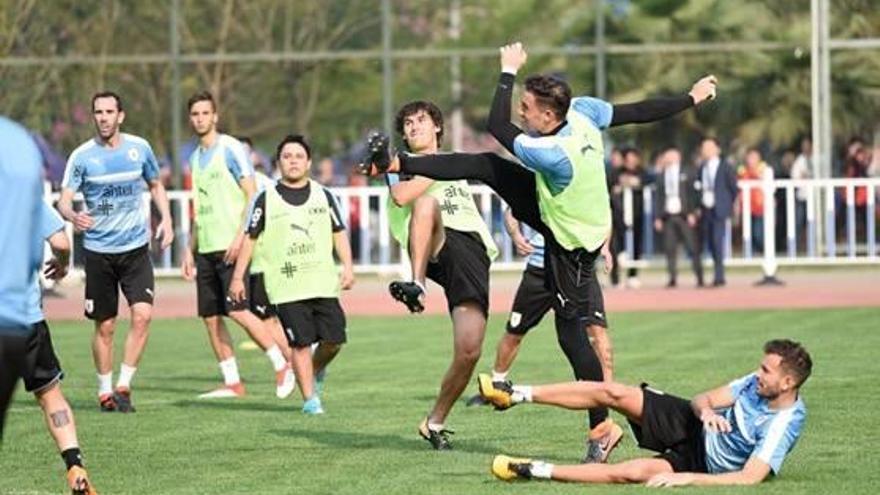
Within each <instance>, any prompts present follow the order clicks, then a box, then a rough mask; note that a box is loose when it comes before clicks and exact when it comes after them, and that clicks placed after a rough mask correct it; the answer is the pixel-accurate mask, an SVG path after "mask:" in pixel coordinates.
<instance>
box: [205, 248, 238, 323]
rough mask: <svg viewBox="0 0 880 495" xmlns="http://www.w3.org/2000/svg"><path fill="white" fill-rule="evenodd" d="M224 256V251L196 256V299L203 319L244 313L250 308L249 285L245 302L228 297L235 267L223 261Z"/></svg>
mask: <svg viewBox="0 0 880 495" xmlns="http://www.w3.org/2000/svg"><path fill="white" fill-rule="evenodd" d="M224 254H225V253H224V252H223V251H216V252H213V253H199V254H197V255H196V298H197V299H198V306H199V316H201V317H202V318H205V317H208V316H219V315H229V312H230V311H242V310H245V309H248V307H249V303H248V299H247V298H248V287H247V285H245V288H244V292H245V294H244V295H245V299H244V300H242V301H238V302H233V301H232V300H231V299H229V298H228V297H227V293H228V292H229V283H230V282H231V281H232V272H234V271H235V265H230V264H227V263H226V262H225V261H223V255H224ZM245 280H247V276H245Z"/></svg>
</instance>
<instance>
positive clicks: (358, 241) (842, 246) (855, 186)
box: [50, 178, 880, 276]
mask: <svg viewBox="0 0 880 495" xmlns="http://www.w3.org/2000/svg"><path fill="white" fill-rule="evenodd" d="M738 185H739V188H740V191H741V195H740V197H741V200H740V204H739V208H738V209H737V212H736V214H735V215H734V217H733V218H732V219H731V220H729V221H728V224H727V234H728V235H727V236H726V243H727V245H726V249H725V265H728V266H761V265H762V264H766V263H768V262H769V263H772V267H775V266H777V265H841V264H869V263H878V262H880V258H878V249H877V244H878V237H877V234H878V233H877V220H878V214H880V209H878V201H877V197H878V194H880V178H870V179H864V178H862V179H809V180H791V179H776V180H766V181H739V184H738ZM754 188H761V189H763V192H764V195H765V197H767V198H773V200H772V201H765V202H764V212H762V216H763V222H762V223H763V226H762V230H763V244H762V245H758V246H756V245H755V243H754V242H753V240H754V238H755V235H756V232H755V229H753V217H754V215H753V214H754V213H757V212H755V211H753V209H752V205H751V202H750V197H751V194H749V193H750V191H751V190H752V189H754ZM331 190H332V192H333V193H334V194H335V195H336V197H337V198H338V200H339V206H340V209H341V213H342V215H343V217H344V218H345V219H346V223H347V226H348V230H349V237H350V238H351V243H352V248H353V254H354V258H355V268H356V270H357V271H358V272H359V273H395V272H403V271H405V267H406V264H407V263H408V260H407V257H406V255H405V253H403V252H402V251H401V248H400V246H398V245H397V243H396V242H395V241H394V239H393V238H392V237H391V235H390V232H389V228H388V215H387V208H388V189H387V188H386V187H382V186H365V187H336V188H331ZM471 190H472V192H473V195H474V200H475V201H476V204H477V206H478V208H479V210H480V211H481V212H482V215H483V219H484V220H485V221H486V224H487V225H488V226H489V228H490V230H491V232H492V233H493V235H494V236H495V239H496V242H498V244H499V247H500V255H499V257H498V259H497V260H496V262H495V263H494V264H493V269H494V270H519V269H521V267H522V259H521V258H520V257H518V256H517V255H516V252H515V249H514V247H513V244H512V241H511V239H510V236H509V234H508V233H507V231H506V230H505V228H504V220H503V212H504V204H503V202H502V201H501V200H500V199H499V198H498V197H497V196H496V195H495V194H494V193H493V192H492V191H491V189H489V188H488V187H486V186H483V185H473V186H471ZM634 194H641V195H643V201H641V202H640V204H641V205H642V206H643V211H642V215H634V214H633V212H632V210H631V209H632V205H633V204H635V202H634V201H633V200H632V198H633V195H634ZM653 194H654V187H653V186H646V187H644V188H642V189H640V190H632V189H624V191H623V195H624V201H623V204H624V225H625V229H626V232H625V236H624V238H625V239H626V241H625V244H626V245H625V247H624V249H623V252H624V253H625V255H623V256H621V257H620V259H619V260H618V261H619V263H620V264H621V266H622V267H639V268H642V267H646V266H661V265H662V263H663V259H664V258H663V251H662V247H661V246H662V244H661V243H660V242H658V241H657V233H656V232H655V231H654V229H653V220H654V218H655V212H654V208H655V206H654V201H653ZM168 198H169V201H170V202H171V212H172V216H173V217H174V230H175V235H176V237H175V241H174V243H173V245H172V246H171V248H169V249H168V250H166V251H164V252H160V251H159V250H158V247H156V246H154V247H153V253H154V264H155V266H156V274H157V275H159V276H180V254H181V253H182V252H183V249H186V246H187V245H188V242H189V232H190V224H191V212H192V209H191V204H190V201H191V193H190V191H181V190H176V191H169V192H168ZM857 198H858V201H857ZM50 199H53V200H57V194H54V195H52V196H51V198H50ZM143 201H145V202H148V201H149V195H148V194H145V195H144V199H143ZM75 204H76V207H77V208H80V207H82V198H81V197H80V196H78V197H77V198H76V201H75ZM146 211H148V212H151V217H152V219H151V224H152V225H155V223H156V214H155V210H154V209H152V208H147V209H146ZM637 217H641V218H640V219H641V222H640V223H639V224H636V222H634V221H633V219H634V218H637ZM67 228H68V234H69V235H70V236H71V237H72V238H73V239H74V246H75V247H74V251H73V256H72V257H71V264H72V265H73V266H74V267H75V268H76V267H80V266H81V265H82V260H83V250H82V242H81V235H80V234H79V233H75V232H74V231H73V226H72V225H71V224H68V225H67ZM636 229H641V230H642V232H641V233H642V235H641V236H640V238H641V242H642V246H641V248H642V249H641V256H640V257H639V259H636V256H634V252H635V246H634V241H633V240H634V239H635V238H636V236H635V235H634V234H635V231H636ZM696 233H697V236H698V238H699V236H700V233H699V231H698V228H697V232H696ZM700 244H703V243H700ZM701 251H703V252H704V251H705V250H704V249H701ZM703 256H704V257H705V253H704V254H703ZM774 269H775V268H774Z"/></svg>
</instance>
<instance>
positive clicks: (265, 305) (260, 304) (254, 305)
mask: <svg viewBox="0 0 880 495" xmlns="http://www.w3.org/2000/svg"><path fill="white" fill-rule="evenodd" d="M248 285H249V287H248V289H247V293H248V295H249V296H250V297H249V298H248V300H249V301H250V310H251V313H253V314H255V315H257V318H259V319H261V320H268V319H269V318H273V317H275V314H276V312H275V305H274V304H272V303H270V302H269V294H268V293H267V292H266V282H265V278H264V277H263V274H262V273H251V276H250V277H248Z"/></svg>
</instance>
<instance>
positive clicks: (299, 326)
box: [229, 135, 354, 414]
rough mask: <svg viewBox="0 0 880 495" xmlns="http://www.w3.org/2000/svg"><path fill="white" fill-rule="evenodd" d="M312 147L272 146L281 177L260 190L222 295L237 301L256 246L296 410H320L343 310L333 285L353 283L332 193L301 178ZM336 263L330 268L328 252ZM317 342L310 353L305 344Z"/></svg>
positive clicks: (298, 140)
mask: <svg viewBox="0 0 880 495" xmlns="http://www.w3.org/2000/svg"><path fill="white" fill-rule="evenodd" d="M311 157H312V152H311V148H310V147H309V144H308V143H307V142H306V140H305V138H303V137H302V136H299V135H288V136H286V137H285V138H284V140H282V141H281V143H280V144H279V145H278V149H277V152H276V159H277V161H278V167H279V168H280V170H281V179H280V180H279V181H278V183H277V184H276V185H275V187H272V188H269V189H266V190H265V191H264V192H261V193H260V194H259V195H258V196H257V198H256V201H255V204H254V208H253V212H252V213H251V217H250V221H249V223H248V237H247V238H246V239H245V241H244V243H243V244H242V248H241V252H240V253H239V256H238V260H237V261H236V264H235V271H234V273H233V274H232V281H231V283H230V285H229V296H230V298H231V300H232V301H233V303H234V304H239V303H241V302H243V301H244V298H245V296H246V292H245V284H244V280H245V276H246V272H247V266H248V263H249V262H250V260H251V255H252V253H253V249H254V245H255V244H256V243H258V242H260V241H262V242H263V243H264V244H263V246H264V247H265V249H266V250H267V251H266V257H265V259H264V268H265V270H264V277H265V283H266V292H267V293H268V295H269V301H270V302H271V303H272V304H274V305H275V311H276V313H277V314H278V318H279V319H280V320H281V325H282V326H283V328H284V331H285V333H286V334H287V338H288V340H289V342H290V345H291V346H292V347H293V364H294V369H295V371H296V379H297V381H298V382H299V386H300V393H302V396H303V399H304V401H305V403H304V404H303V409H302V411H303V413H306V414H323V413H324V408H323V405H322V404H321V396H320V393H321V390H319V389H320V385H319V384H316V383H315V382H314V379H315V375H317V374H319V373H321V372H323V371H324V370H325V368H326V367H327V365H329V364H330V362H331V361H332V360H333V358H335V357H336V355H337V354H338V353H339V351H340V349H341V348H342V345H343V344H344V343H345V341H346V335H345V313H343V311H342V307H341V306H340V305H339V289H340V288H342V289H343V290H347V289H350V288H351V287H352V286H353V285H354V268H353V266H352V259H351V246H350V245H349V243H348V236H347V235H346V234H345V225H344V224H343V222H342V216H341V215H340V214H339V207H338V206H337V204H336V199H335V198H334V197H333V195H332V194H331V193H330V191H328V190H327V189H325V188H324V187H322V186H321V185H320V184H318V183H317V182H315V181H313V180H310V179H309V169H310V168H311V165H312V159H311ZM334 250H335V251H336V255H337V256H338V257H339V260H340V261H341V262H342V273H341V274H337V269H336V264H335V263H334V261H333V251H334ZM315 342H319V345H318V347H317V348H316V349H315V355H314V358H313V356H312V349H311V346H312V344H313V343H315Z"/></svg>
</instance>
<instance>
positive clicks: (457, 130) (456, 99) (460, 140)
mask: <svg viewBox="0 0 880 495" xmlns="http://www.w3.org/2000/svg"><path fill="white" fill-rule="evenodd" d="M449 38H450V39H451V40H452V41H453V42H454V43H455V46H456V47H457V46H458V42H459V40H460V39H461V0H452V3H451V5H450V6H449ZM449 73H450V74H449V75H450V78H451V79H452V88H451V90H452V119H450V122H451V129H450V130H451V131H452V132H451V134H452V149H453V150H455V151H460V150H461V149H462V146H463V145H464V114H463V112H462V110H461V105H462V102H461V55H459V54H458V53H456V54H454V55H452V56H451V57H450V58H449Z"/></svg>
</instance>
